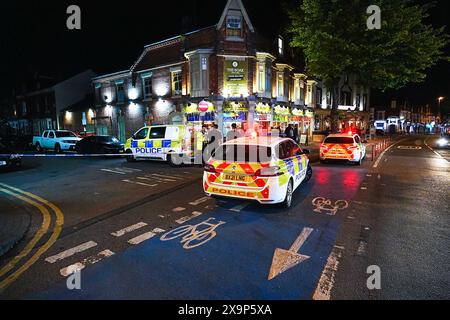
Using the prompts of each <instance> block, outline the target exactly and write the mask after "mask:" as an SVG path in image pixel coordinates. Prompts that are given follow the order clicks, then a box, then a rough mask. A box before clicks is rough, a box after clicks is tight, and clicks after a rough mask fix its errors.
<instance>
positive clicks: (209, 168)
mask: <svg viewBox="0 0 450 320" xmlns="http://www.w3.org/2000/svg"><path fill="white" fill-rule="evenodd" d="M204 169H205V172H209V173H217V171H216V168H215V167H214V166H213V165H211V164H207V165H205V167H204Z"/></svg>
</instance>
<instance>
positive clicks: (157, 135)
mask: <svg viewBox="0 0 450 320" xmlns="http://www.w3.org/2000/svg"><path fill="white" fill-rule="evenodd" d="M165 137H166V127H156V128H152V129H151V131H150V139H164V138H165Z"/></svg>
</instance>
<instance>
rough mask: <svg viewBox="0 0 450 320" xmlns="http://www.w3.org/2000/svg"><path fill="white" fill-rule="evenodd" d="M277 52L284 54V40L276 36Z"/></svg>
mask: <svg viewBox="0 0 450 320" xmlns="http://www.w3.org/2000/svg"><path fill="white" fill-rule="evenodd" d="M278 54H279V55H280V56H282V55H284V40H283V38H281V37H279V38H278Z"/></svg>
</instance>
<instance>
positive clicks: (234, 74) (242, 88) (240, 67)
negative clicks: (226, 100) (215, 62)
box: [224, 59, 248, 97]
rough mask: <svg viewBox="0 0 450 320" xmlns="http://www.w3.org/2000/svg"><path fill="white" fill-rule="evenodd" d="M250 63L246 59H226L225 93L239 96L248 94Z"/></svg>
mask: <svg viewBox="0 0 450 320" xmlns="http://www.w3.org/2000/svg"><path fill="white" fill-rule="evenodd" d="M247 86H248V65H247V60H246V59H242V60H241V59H231V60H225V66H224V95H226V96H228V95H229V96H232V97H239V96H241V95H244V96H246V95H247V94H248V89H247Z"/></svg>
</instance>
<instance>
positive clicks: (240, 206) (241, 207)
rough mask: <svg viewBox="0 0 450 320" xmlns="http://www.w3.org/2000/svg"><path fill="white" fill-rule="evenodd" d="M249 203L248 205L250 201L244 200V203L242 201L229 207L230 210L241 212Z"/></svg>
mask: <svg viewBox="0 0 450 320" xmlns="http://www.w3.org/2000/svg"><path fill="white" fill-rule="evenodd" d="M249 205H250V202H245V203H243V204H240V205H237V206H235V207H233V208H231V209H230V211H233V212H238V213H239V212H241V211H242V210H243V209H245V208H246V207H248V206H249Z"/></svg>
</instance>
